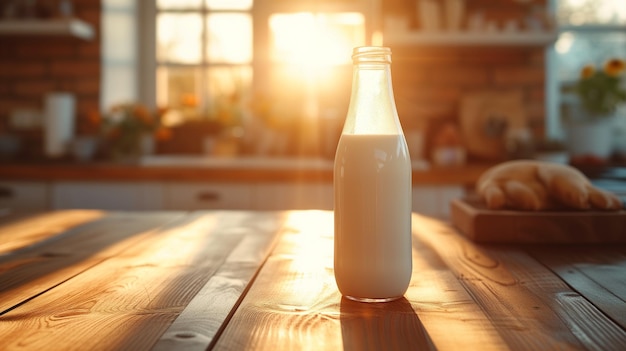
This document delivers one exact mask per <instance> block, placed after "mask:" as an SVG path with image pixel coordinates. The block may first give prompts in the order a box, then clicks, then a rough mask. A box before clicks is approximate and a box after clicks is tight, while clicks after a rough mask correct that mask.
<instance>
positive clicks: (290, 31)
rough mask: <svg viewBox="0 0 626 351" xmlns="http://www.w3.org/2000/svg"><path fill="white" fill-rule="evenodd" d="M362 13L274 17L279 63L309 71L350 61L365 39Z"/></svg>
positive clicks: (271, 23) (276, 54) (271, 22)
mask: <svg viewBox="0 0 626 351" xmlns="http://www.w3.org/2000/svg"><path fill="white" fill-rule="evenodd" d="M364 23H365V19H364V17H363V15H362V14H360V13H312V12H299V13H290V14H275V15H273V16H272V17H271V18H270V30H271V33H272V39H273V51H272V56H273V59H274V60H275V61H276V62H281V63H285V64H290V65H295V66H299V67H301V68H306V69H309V70H319V69H320V68H321V67H325V66H332V65H341V64H347V63H349V62H350V55H351V52H352V48H353V47H354V46H359V45H363V44H364V42H365V24H364Z"/></svg>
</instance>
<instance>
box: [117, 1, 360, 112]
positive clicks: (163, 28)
mask: <svg viewBox="0 0 626 351" xmlns="http://www.w3.org/2000/svg"><path fill="white" fill-rule="evenodd" d="M108 1H111V0H108ZM368 1H369V0H364V1H361V0H355V1H351V2H346V3H344V4H342V6H337V4H335V3H334V2H332V1H328V2H307V1H300V2H297V3H293V2H285V1H273V0H272V1H268V0H256V1H254V0H154V1H146V2H141V3H140V4H141V9H140V16H141V19H142V24H141V28H142V29H141V30H140V36H141V39H142V40H140V45H141V49H140V53H139V55H140V62H141V64H140V65H139V69H140V70H141V74H140V81H141V84H140V85H139V96H140V99H141V101H143V102H145V103H147V104H148V105H159V106H168V107H169V108H170V109H172V110H174V111H176V113H175V114H176V115H177V116H176V117H175V120H178V121H183V120H189V119H195V118H200V119H204V118H213V117H215V115H216V109H217V110H219V109H221V108H223V107H224V105H228V104H232V100H233V99H239V98H242V97H243V98H246V97H253V96H254V97H256V94H257V93H258V92H261V93H262V94H263V95H264V96H265V97H267V99H269V100H271V101H273V102H275V101H280V102H281V103H282V105H281V106H272V115H273V116H276V117H277V118H284V119H296V118H299V117H301V116H302V115H303V114H304V115H306V114H307V113H309V114H310V113H314V114H319V113H321V112H323V111H320V110H324V111H330V110H332V109H333V108H335V107H333V106H334V105H333V103H326V102H327V101H330V100H334V101H335V102H336V101H337V100H339V99H338V98H337V96H336V92H337V91H338V90H340V89H342V90H346V91H347V93H346V94H349V84H350V78H349V75H350V73H349V72H350V70H349V67H350V61H349V58H350V54H351V50H352V47H354V46H357V45H364V44H365V43H366V15H365V13H366V11H368V10H369V7H368V6H366V5H367V4H368ZM312 10H315V12H313V11H312ZM151 55H152V56H151ZM303 58H306V60H304V61H303ZM329 81H333V82H337V81H341V82H342V84H343V83H344V82H347V88H346V87H345V86H342V85H341V84H329V83H328V82H329ZM322 85H323V86H324V87H325V89H320V86H322ZM344 85H345V84H344ZM253 94H255V95H253ZM343 100H346V99H343ZM324 104H325V106H327V107H326V108H325V107H320V106H322V105H324ZM240 105H245V106H247V105H249V102H246V101H245V100H243V99H242V100H241V101H240ZM341 108H343V106H341ZM299 110H304V112H302V111H299ZM299 112H302V113H299ZM221 122H224V121H221Z"/></svg>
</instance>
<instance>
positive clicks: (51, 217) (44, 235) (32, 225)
mask: <svg viewBox="0 0 626 351" xmlns="http://www.w3.org/2000/svg"><path fill="white" fill-rule="evenodd" d="M103 216H104V214H103V213H102V212H100V211H93V210H73V211H71V212H69V211H68V212H45V213H24V214H20V215H15V216H13V215H12V216H7V217H6V218H3V219H2V222H0V256H2V255H7V254H9V253H11V252H14V251H17V250H20V249H23V248H25V247H28V246H31V245H35V244H38V243H39V244H41V243H42V242H43V241H45V240H47V239H51V238H54V237H55V236H56V235H58V234H60V233H63V232H65V231H66V230H68V229H69V228H72V227H76V226H78V225H81V224H85V223H88V222H90V221H94V220H96V219H98V218H101V217H103Z"/></svg>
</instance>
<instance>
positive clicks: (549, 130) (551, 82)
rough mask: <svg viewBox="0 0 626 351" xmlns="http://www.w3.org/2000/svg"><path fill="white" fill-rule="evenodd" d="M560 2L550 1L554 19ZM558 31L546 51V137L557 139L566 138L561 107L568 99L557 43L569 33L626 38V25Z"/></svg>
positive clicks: (558, 28) (570, 27) (568, 27)
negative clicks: (563, 87) (614, 35)
mask: <svg viewBox="0 0 626 351" xmlns="http://www.w3.org/2000/svg"><path fill="white" fill-rule="evenodd" d="M558 1H559V0H549V3H548V11H549V13H550V14H552V15H553V16H552V18H557V16H556V15H557V7H558ZM555 25H556V31H557V39H556V41H555V42H554V43H553V44H552V45H551V46H550V47H549V48H548V50H546V71H547V72H546V121H545V126H546V128H545V129H546V136H547V137H550V138H555V139H562V138H563V137H564V129H563V126H562V116H561V108H560V105H561V103H562V102H563V101H566V99H564V98H563V96H562V94H561V85H560V80H559V76H558V54H557V52H556V42H557V41H558V40H559V38H560V36H561V34H563V33H566V32H569V33H583V34H584V33H615V32H617V33H619V32H622V33H623V34H624V35H625V36H626V24H623V25H620V24H582V25H559V23H558V22H557V23H555Z"/></svg>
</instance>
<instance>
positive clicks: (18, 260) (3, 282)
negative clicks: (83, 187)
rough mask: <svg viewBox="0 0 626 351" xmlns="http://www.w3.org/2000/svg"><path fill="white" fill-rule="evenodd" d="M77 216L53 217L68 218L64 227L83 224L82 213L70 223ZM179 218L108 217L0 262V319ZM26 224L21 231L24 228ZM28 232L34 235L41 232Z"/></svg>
mask: <svg viewBox="0 0 626 351" xmlns="http://www.w3.org/2000/svg"><path fill="white" fill-rule="evenodd" d="M76 214H77V213H76V212H74V211H68V212H59V213H58V216H61V217H63V216H67V217H68V219H67V220H66V221H62V220H61V221H60V222H64V223H65V224H67V223H72V222H74V223H79V222H80V220H82V219H84V218H85V217H84V216H82V215H83V213H78V220H77V221H74V220H72V219H71V218H70V217H74V215H76ZM180 216H181V214H180V213H174V212H172V213H167V214H166V213H133V214H129V213H109V214H107V215H106V216H103V217H102V218H98V219H96V220H91V221H89V222H86V223H83V224H81V225H77V226H75V227H72V228H70V229H68V230H66V231H65V232H62V233H58V234H56V235H55V236H54V237H52V238H48V239H46V240H43V241H42V242H40V243H38V244H32V245H30V246H28V247H25V248H23V249H22V250H19V251H14V252H12V253H9V254H6V255H3V256H0V314H1V313H3V312H5V311H7V310H10V309H11V308H13V307H14V306H16V305H18V304H20V303H22V302H24V301H27V300H28V299H30V298H32V297H34V296H37V295H38V294H40V293H42V292H44V291H46V290H47V289H51V288H53V287H55V286H57V285H59V284H61V283H63V282H64V281H66V280H68V279H70V278H72V277H73V276H75V275H77V274H80V273H81V272H83V271H85V270H88V269H89V268H90V267H93V266H94V265H97V264H98V263H100V262H102V261H104V260H106V259H108V258H110V257H113V256H115V255H118V254H119V253H120V252H122V251H123V250H125V249H126V248H128V247H130V246H132V245H134V244H135V243H137V242H138V241H141V240H143V238H144V237H145V236H146V235H149V234H150V233H151V231H153V230H155V229H157V228H159V227H160V226H162V225H164V224H166V223H168V222H170V221H172V220H174V219H175V218H177V217H180ZM44 222H46V221H44ZM28 223H30V222H29V221H27V222H26V223H25V224H24V225H25V226H26V227H28ZM64 228H65V227H64ZM33 229H34V230H35V232H38V231H39V230H41V229H37V228H36V227H33ZM25 232H26V233H28V231H25ZM51 232H54V230H53V231H51ZM17 233H18V234H20V233H19V232H17Z"/></svg>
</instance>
